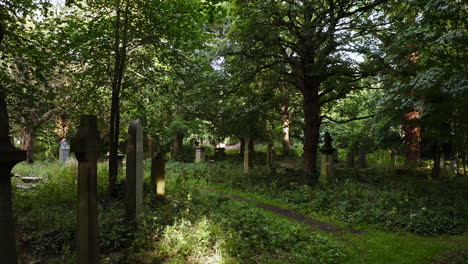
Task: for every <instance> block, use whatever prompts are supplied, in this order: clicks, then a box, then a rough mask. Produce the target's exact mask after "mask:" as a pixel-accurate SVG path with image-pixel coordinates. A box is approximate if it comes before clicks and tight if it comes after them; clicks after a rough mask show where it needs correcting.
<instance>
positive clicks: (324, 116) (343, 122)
mask: <svg viewBox="0 0 468 264" xmlns="http://www.w3.org/2000/svg"><path fill="white" fill-rule="evenodd" d="M375 115H376V114H372V115H368V116H361V117H356V118H351V119H348V120H335V119H333V118H331V117H329V116H326V115H323V116H321V117H320V120H323V119H328V120H330V121H331V122H333V123H337V124H345V123H349V122H353V121H357V120H363V119H368V118H372V117H374V116H375Z"/></svg>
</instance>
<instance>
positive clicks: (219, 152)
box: [214, 148, 226, 161]
mask: <svg viewBox="0 0 468 264" xmlns="http://www.w3.org/2000/svg"><path fill="white" fill-rule="evenodd" d="M214 151H215V160H217V161H220V160H224V158H225V157H226V152H225V151H226V149H225V148H215V149H214Z"/></svg>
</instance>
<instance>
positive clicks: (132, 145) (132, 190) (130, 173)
mask: <svg viewBox="0 0 468 264" xmlns="http://www.w3.org/2000/svg"><path fill="white" fill-rule="evenodd" d="M142 205H143V127H142V125H141V121H140V120H132V121H130V126H129V127H128V137H127V217H128V219H129V220H136V219H137V217H138V216H139V215H140V213H141V208H142Z"/></svg>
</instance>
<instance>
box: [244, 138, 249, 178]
mask: <svg viewBox="0 0 468 264" xmlns="http://www.w3.org/2000/svg"><path fill="white" fill-rule="evenodd" d="M248 145H249V139H248V138H246V139H245V146H246V147H245V149H244V172H245V173H248V172H249V170H250V151H249V148H248V147H247V146H248Z"/></svg>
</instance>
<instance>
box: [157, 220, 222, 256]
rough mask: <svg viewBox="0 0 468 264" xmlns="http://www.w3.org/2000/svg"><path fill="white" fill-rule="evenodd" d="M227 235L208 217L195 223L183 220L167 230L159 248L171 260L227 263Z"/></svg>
mask: <svg viewBox="0 0 468 264" xmlns="http://www.w3.org/2000/svg"><path fill="white" fill-rule="evenodd" d="M226 235H227V234H226V233H225V232H223V230H222V229H221V227H220V226H219V224H218V225H217V224H214V223H212V222H211V221H210V220H209V219H207V218H206V217H202V218H201V219H200V220H198V221H196V222H195V223H192V222H191V221H189V220H187V219H184V218H182V219H180V220H177V221H176V222H175V223H174V225H172V226H167V227H166V228H165V230H164V235H163V238H162V239H161V242H160V244H159V245H158V247H159V248H160V249H161V250H162V251H163V252H165V253H166V254H167V255H168V257H169V259H180V258H181V257H183V258H184V259H185V260H186V261H187V263H200V264H208V263H225V262H224V260H225V259H228V258H229V257H228V256H227V253H226V250H225V249H224V247H225V244H226V242H225V236H226Z"/></svg>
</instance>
